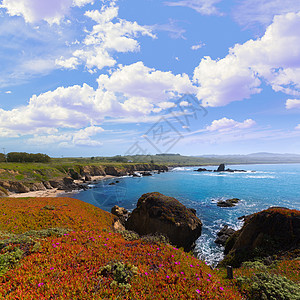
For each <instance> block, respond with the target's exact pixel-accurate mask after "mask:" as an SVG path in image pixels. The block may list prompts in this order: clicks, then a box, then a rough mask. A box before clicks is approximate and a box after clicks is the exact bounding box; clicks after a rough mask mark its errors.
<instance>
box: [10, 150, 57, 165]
mask: <svg viewBox="0 0 300 300" xmlns="http://www.w3.org/2000/svg"><path fill="white" fill-rule="evenodd" d="M6 157H7V161H8V162H21V163H23V162H41V163H46V162H50V161H51V158H50V156H48V155H46V154H42V153H36V154H34V153H26V152H10V153H8V154H7V156H6Z"/></svg>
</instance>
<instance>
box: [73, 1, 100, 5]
mask: <svg viewBox="0 0 300 300" xmlns="http://www.w3.org/2000/svg"><path fill="white" fill-rule="evenodd" d="M94 2H95V1H94V0H73V5H74V6H79V7H82V6H84V5H86V4H89V3H91V4H94Z"/></svg>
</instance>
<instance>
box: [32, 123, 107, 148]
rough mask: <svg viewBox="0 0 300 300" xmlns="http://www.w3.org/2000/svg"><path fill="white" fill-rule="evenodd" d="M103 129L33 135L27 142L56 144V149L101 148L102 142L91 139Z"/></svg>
mask: <svg viewBox="0 0 300 300" xmlns="http://www.w3.org/2000/svg"><path fill="white" fill-rule="evenodd" d="M103 131H104V130H103V128H101V127H96V126H90V127H86V128H83V129H80V130H78V131H75V132H67V133H62V134H49V135H37V134H36V135H34V137H32V138H29V139H28V140H27V143H28V144H43V145H51V144H57V145H58V147H71V146H92V147H93V146H101V145H102V142H100V141H99V140H95V139H92V138H91V137H92V136H95V135H97V134H98V133H101V132H103Z"/></svg>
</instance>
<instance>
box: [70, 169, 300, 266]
mask: <svg viewBox="0 0 300 300" xmlns="http://www.w3.org/2000/svg"><path fill="white" fill-rule="evenodd" d="M198 168H199V167H197V166H195V167H178V168H174V169H173V170H171V171H170V172H167V173H161V174H154V175H153V176H149V177H142V178H138V177H122V178H112V179H108V180H104V181H101V182H99V183H96V184H91V185H90V187H91V189H89V190H86V191H81V192H79V193H77V194H74V195H73V197H74V198H77V199H80V200H82V201H85V202H88V203H91V204H93V205H95V206H97V207H100V208H102V209H103V210H106V211H110V210H111V208H112V207H113V206H114V205H119V206H122V207H125V208H126V209H128V210H129V211H132V210H133V209H134V208H135V207H136V203H137V201H138V199H139V197H140V196H141V195H142V194H144V193H149V192H160V193H162V194H165V195H167V196H172V197H175V198H176V199H177V200H179V201H180V202H181V203H183V204H184V205H185V206H187V207H190V208H194V209H196V211H197V216H198V217H199V218H200V219H201V221H202V223H203V228H202V235H201V237H200V238H199V239H198V240H197V245H196V249H195V251H196V253H197V254H198V257H199V258H200V259H204V260H205V261H206V262H207V263H208V264H210V265H212V266H215V265H216V264H217V262H218V261H220V260H221V259H222V258H223V247H221V246H218V245H217V244H215V243H214V240H215V239H216V234H217V232H218V231H219V230H220V229H221V228H222V226H223V225H225V224H227V225H229V226H231V227H233V228H234V229H239V228H240V227H241V226H242V221H240V220H238V217H240V216H243V215H248V214H251V213H254V212H258V211H261V210H263V209H266V208H269V207H271V206H281V207H287V208H292V209H300V188H299V187H300V164H284V165H283V164H276V165H275V164H274V165H232V166H230V168H231V169H243V170H246V171H247V172H246V173H238V172H235V173H227V172H223V173H210V172H195V171H194V170H196V169H198ZM206 168H207V169H211V170H215V169H217V166H211V167H206ZM116 181H119V182H118V183H116V184H115V185H109V183H112V182H116ZM229 198H239V199H240V200H241V201H240V202H239V203H238V204H237V205H236V206H235V207H231V208H222V207H218V206H217V202H218V201H219V200H226V199H229Z"/></svg>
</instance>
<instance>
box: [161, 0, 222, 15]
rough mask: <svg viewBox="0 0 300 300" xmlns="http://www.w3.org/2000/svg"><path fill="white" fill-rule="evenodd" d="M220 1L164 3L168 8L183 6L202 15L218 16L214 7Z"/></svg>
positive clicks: (186, 0)
mask: <svg viewBox="0 0 300 300" xmlns="http://www.w3.org/2000/svg"><path fill="white" fill-rule="evenodd" d="M221 1H222V0H181V1H170V2H165V4H166V5H168V6H184V7H189V8H192V9H194V10H195V11H197V12H198V13H200V14H202V15H220V14H221V13H220V12H219V10H218V8H217V7H216V6H215V5H216V4H217V3H219V2H221Z"/></svg>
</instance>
